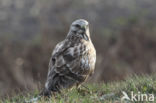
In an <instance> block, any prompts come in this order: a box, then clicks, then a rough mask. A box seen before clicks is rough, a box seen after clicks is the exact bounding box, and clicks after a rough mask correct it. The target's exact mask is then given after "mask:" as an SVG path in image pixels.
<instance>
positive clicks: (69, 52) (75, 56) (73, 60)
mask: <svg viewBox="0 0 156 103" xmlns="http://www.w3.org/2000/svg"><path fill="white" fill-rule="evenodd" d="M95 62H96V51H95V48H94V46H93V44H92V41H91V38H90V33H89V24H88V22H87V21H86V20H83V19H79V20H76V21H74V22H73V23H72V25H71V27H70V30H69V33H68V35H67V37H66V38H65V40H63V41H62V42H60V43H58V44H57V45H56V47H55V49H54V51H53V53H52V57H51V58H50V62H49V71H48V76H47V81H46V83H45V89H44V91H43V92H42V95H44V96H49V95H50V94H51V92H59V91H60V90H61V89H63V88H67V89H68V88H71V87H73V86H74V85H80V84H81V83H83V82H84V81H85V80H86V79H87V78H88V77H89V75H91V74H92V73H93V72H94V68H95Z"/></svg>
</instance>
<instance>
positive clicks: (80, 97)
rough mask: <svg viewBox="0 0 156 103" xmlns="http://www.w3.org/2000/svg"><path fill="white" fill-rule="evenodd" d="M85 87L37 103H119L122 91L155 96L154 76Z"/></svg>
mask: <svg viewBox="0 0 156 103" xmlns="http://www.w3.org/2000/svg"><path fill="white" fill-rule="evenodd" d="M85 86H86V87H87V88H89V90H88V89H86V88H84V87H81V90H80V91H78V90H77V89H75V88H73V89H72V90H63V91H62V93H61V94H55V96H52V97H51V98H50V99H47V98H41V99H40V100H39V101H38V102H37V103H51V102H52V103H121V97H122V96H123V94H122V91H125V92H126V93H127V94H128V95H130V93H131V91H133V92H134V93H136V94H138V92H141V93H148V94H154V95H155V96H156V75H152V76H147V75H146V76H145V75H144V76H133V77H131V78H128V79H126V80H125V81H120V82H119V81H116V82H111V83H96V84H85ZM38 93H39V92H38V91H34V92H33V93H28V94H27V95H17V96H14V97H12V98H9V97H8V98H6V99H5V100H3V101H2V100H1V101H0V102H2V103H24V101H26V100H30V99H31V98H33V97H36V96H37V94H38ZM155 101H156V97H155ZM125 103H131V102H125ZM133 103H134V102H133ZM136 103H137V102H136ZM138 103H140V102H138ZM144 103H148V102H144ZM149 103H151V102H149Z"/></svg>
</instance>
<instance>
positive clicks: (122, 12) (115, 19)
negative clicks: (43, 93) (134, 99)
mask: <svg viewBox="0 0 156 103" xmlns="http://www.w3.org/2000/svg"><path fill="white" fill-rule="evenodd" d="M155 5H156V0H0V97H2V96H4V95H6V94H7V95H8V94H10V93H11V92H12V91H14V92H15V91H27V90H29V91H30V90H34V89H36V88H38V87H43V85H44V82H45V79H46V75H47V70H48V63H49V59H50V56H51V52H52V50H53V48H54V46H55V45H56V44H57V43H58V42H59V41H61V40H63V39H64V38H65V37H66V34H67V33H68V30H69V26H70V24H71V23H72V22H73V21H74V20H76V19H80V18H83V19H86V20H88V21H89V23H90V32H91V37H92V41H93V43H94V45H95V48H96V50H97V63H96V70H95V73H94V75H93V76H92V77H91V78H90V79H89V82H93V83H94V82H101V81H102V82H111V81H116V80H124V79H125V78H126V77H128V76H130V75H132V74H138V75H139V74H152V73H154V72H156V6H155Z"/></svg>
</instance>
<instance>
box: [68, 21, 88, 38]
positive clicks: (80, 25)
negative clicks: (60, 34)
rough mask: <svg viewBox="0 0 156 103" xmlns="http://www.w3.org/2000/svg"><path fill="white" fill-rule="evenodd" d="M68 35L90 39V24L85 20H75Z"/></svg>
mask: <svg viewBox="0 0 156 103" xmlns="http://www.w3.org/2000/svg"><path fill="white" fill-rule="evenodd" d="M68 35H75V36H80V37H84V39H86V40H87V39H89V37H90V33H89V23H88V21H86V20H84V19H78V20H75V21H74V22H73V23H72V24H71V27H70V30H69V34H68Z"/></svg>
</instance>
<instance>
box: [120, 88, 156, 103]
mask: <svg viewBox="0 0 156 103" xmlns="http://www.w3.org/2000/svg"><path fill="white" fill-rule="evenodd" d="M122 94H123V96H122V98H121V101H125V100H128V101H133V102H137V101H138V102H139V101H140V102H144V101H146V102H153V101H154V98H155V97H154V94H145V93H141V92H138V93H134V92H133V91H131V93H130V95H128V94H127V93H126V92H125V91H122Z"/></svg>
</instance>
